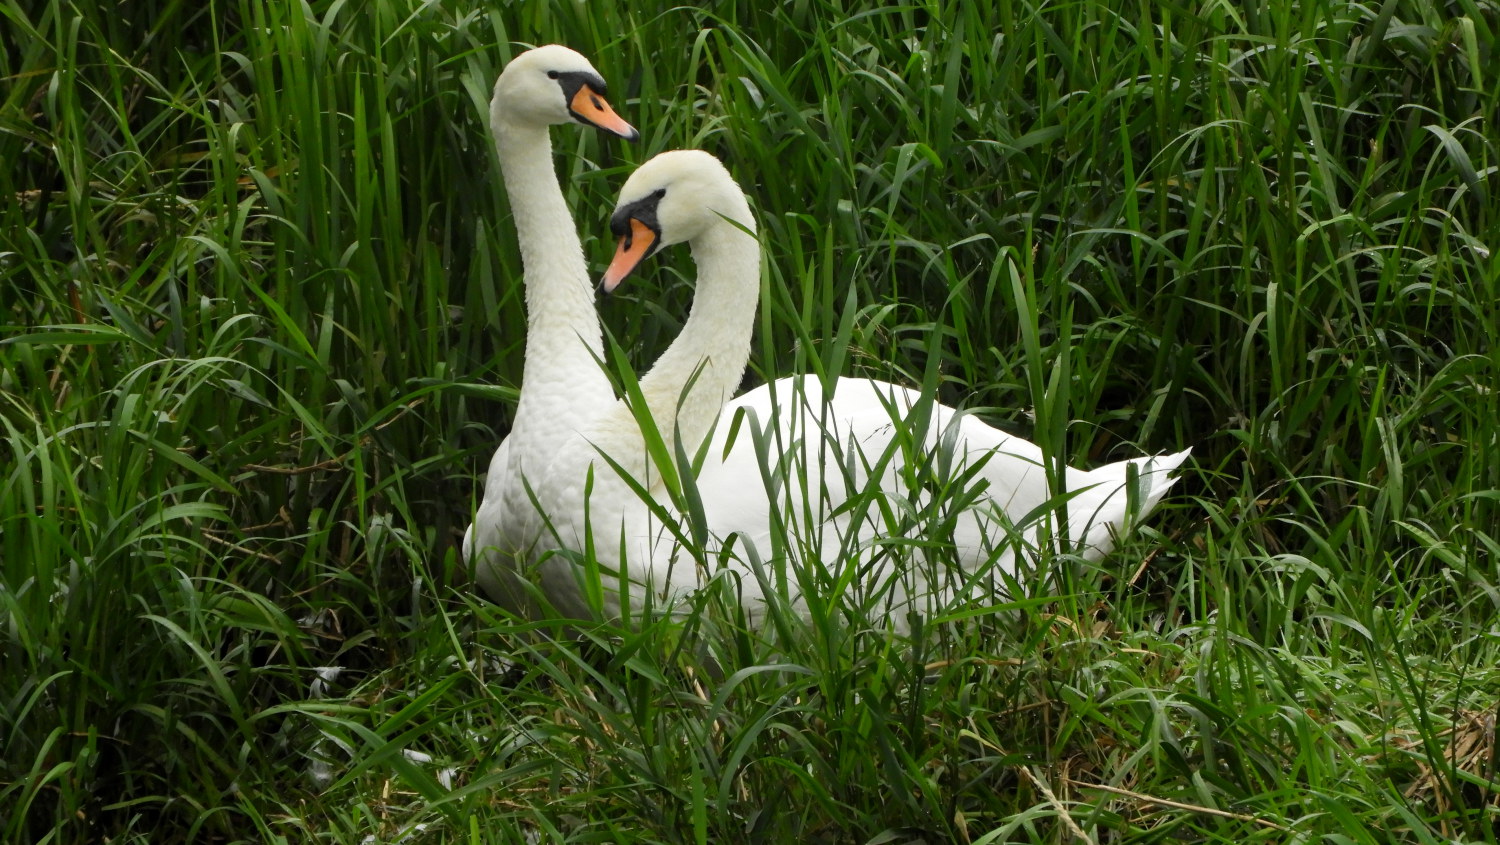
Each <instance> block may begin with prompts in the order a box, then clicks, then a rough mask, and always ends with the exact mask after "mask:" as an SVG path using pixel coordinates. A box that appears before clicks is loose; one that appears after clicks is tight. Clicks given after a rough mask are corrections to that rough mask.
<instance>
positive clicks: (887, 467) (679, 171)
mask: <svg viewBox="0 0 1500 845" xmlns="http://www.w3.org/2000/svg"><path fill="white" fill-rule="evenodd" d="M610 228H611V230H612V231H613V233H614V234H615V235H616V236H617V237H618V238H619V247H618V250H617V252H616V254H615V257H614V260H613V262H612V263H611V264H610V266H609V269H608V271H607V272H606V274H605V276H604V280H603V287H604V288H605V289H606V290H613V289H615V288H616V287H617V286H618V285H619V284H621V282H622V281H623V280H624V279H625V278H626V277H627V276H628V275H629V274H630V273H631V272H633V271H634V270H635V269H636V268H637V267H639V266H640V264H641V262H642V261H644V260H645V259H646V258H648V257H649V256H651V255H653V254H654V253H656V252H658V251H660V250H662V249H664V248H666V247H669V246H671V245H673V244H677V243H683V242H686V243H688V244H689V245H690V247H691V249H692V254H693V258H694V261H695V263H696V264H697V268H698V280H697V290H696V293H695V295H694V299H693V305H692V309H691V312H690V313H689V315H688V319H687V321H686V323H685V324H684V325H683V328H682V331H681V333H680V334H679V335H678V337H677V338H676V339H675V340H674V341H673V343H672V344H671V346H670V347H668V349H667V350H666V351H665V352H664V353H663V354H662V356H661V357H660V359H658V360H657V362H656V363H655V365H653V366H652V368H651V369H650V370H649V371H648V372H647V373H646V374H645V375H644V376H643V377H642V378H641V379H640V382H639V390H638V391H635V392H632V393H631V394H630V395H629V396H627V398H624V399H620V400H616V401H613V402H611V403H610V404H609V405H608V407H607V408H605V409H604V410H603V411H602V413H600V414H598V415H597V416H595V417H593V418H592V419H590V420H589V421H587V422H586V423H584V424H583V425H582V426H581V427H580V428H579V429H578V430H577V431H576V432H575V433H573V434H572V435H571V436H569V437H567V438H565V439H564V441H563V442H562V443H560V444H559V445H558V448H557V450H556V453H555V455H554V457H553V458H552V460H551V461H550V462H549V463H548V464H547V467H546V469H545V470H544V471H543V472H541V473H540V474H539V475H538V476H537V477H536V479H534V480H535V481H536V483H537V487H536V496H537V502H538V504H539V505H540V508H541V510H542V512H543V513H545V514H546V517H547V522H548V527H549V530H550V531H551V535H552V540H553V545H554V546H556V547H557V548H559V549H566V550H572V552H574V553H575V554H573V555H569V554H554V553H551V552H550V550H548V549H547V548H546V546H547V544H546V543H541V544H538V545H537V546H536V547H535V548H534V549H533V553H532V557H531V563H532V564H533V565H535V566H536V567H537V572H538V576H539V579H540V586H541V589H542V591H543V592H544V593H545V594H546V596H547V597H548V599H549V600H550V601H551V603H552V604H553V605H554V607H555V608H556V609H557V610H558V611H560V612H562V613H564V614H566V615H569V616H571V617H575V618H581V619H586V618H591V617H594V616H600V615H602V616H604V617H606V618H608V617H614V616H619V615H622V611H624V612H625V613H633V612H638V611H639V610H640V609H641V608H642V607H644V606H647V605H651V606H655V607H661V608H667V609H670V608H671V607H673V606H674V605H675V603H677V602H679V601H681V600H682V599H683V598H684V597H686V596H688V595H690V594H691V593H692V591H694V590H696V589H698V588H699V587H700V586H701V585H702V584H703V583H704V581H705V579H707V578H710V577H719V576H720V574H722V573H724V572H725V571H727V572H728V574H729V575H730V576H732V578H733V580H734V581H735V582H736V583H735V585H734V587H735V589H736V590H737V593H738V597H739V600H740V601H741V602H742V604H743V606H744V608H745V610H746V612H747V615H748V617H749V618H750V620H751V621H752V624H753V623H756V622H758V621H759V620H760V619H761V617H762V616H763V612H764V607H765V604H766V602H767V601H786V602H788V603H790V605H791V606H792V607H794V608H797V609H801V610H804V611H805V609H806V607H807V606H808V601H809V600H810V598H813V596H811V593H812V592H813V591H815V590H826V589H837V590H843V591H846V592H848V593H849V594H850V595H851V596H853V597H854V598H855V599H856V600H858V601H859V602H860V604H859V605H858V606H859V607H861V608H864V609H865V611H866V613H867V615H868V616H869V617H870V618H871V619H872V621H875V622H876V623H877V624H889V625H890V627H892V628H893V629H895V630H897V631H902V630H905V629H906V627H907V624H908V623H907V620H908V618H909V614H911V613H913V612H916V613H922V614H931V613H933V612H936V611H937V610H938V609H940V608H942V607H945V606H948V605H949V604H950V603H951V602H952V601H953V600H954V599H955V598H960V599H965V600H974V601H981V602H984V603H993V602H994V601H995V600H996V599H997V598H1003V597H1004V596H1006V595H1009V594H1010V592H1011V590H1010V587H1011V585H1012V584H1014V583H1015V582H1014V580H1013V579H1014V576H1015V572H1016V570H1017V566H1018V559H1019V557H1020V556H1024V555H1028V554H1029V555H1032V556H1035V555H1036V553H1037V551H1038V549H1039V548H1041V547H1045V546H1047V545H1049V544H1050V545H1052V546H1053V547H1054V548H1056V547H1058V546H1059V543H1058V541H1059V538H1060V536H1061V535H1065V536H1066V537H1067V538H1069V540H1070V544H1069V548H1070V550H1072V551H1075V552H1077V553H1078V554H1080V555H1082V556H1083V557H1085V558H1088V559H1098V558H1100V557H1103V556H1104V555H1105V554H1107V553H1108V552H1109V551H1110V549H1112V548H1113V546H1114V543H1115V540H1116V538H1117V537H1118V535H1119V534H1120V533H1121V532H1122V531H1124V530H1126V528H1127V526H1128V525H1129V524H1132V523H1133V522H1134V521H1135V520H1138V519H1140V518H1141V517H1143V516H1144V515H1145V514H1146V513H1148V512H1150V511H1151V509H1152V508H1153V507H1155V505H1156V504H1157V502H1158V501H1160V500H1161V498H1162V496H1163V495H1164V494H1165V493H1166V492H1167V490H1168V489H1169V488H1170V487H1171V486H1172V484H1173V483H1174V481H1175V478H1174V477H1173V476H1172V475H1171V471H1172V470H1174V469H1176V468H1177V467H1178V466H1179V465H1181V464H1182V462H1183V461H1184V460H1186V458H1187V456H1188V452H1187V451H1182V452H1179V453H1177V454H1173V455H1164V456H1152V457H1140V458H1133V459H1130V460H1127V461H1120V462H1117V463H1112V464H1108V465H1105V466H1102V467H1099V468H1098V469H1094V470H1091V471H1083V470H1077V469H1072V468H1067V469H1066V470H1065V471H1064V472H1063V473H1062V478H1060V479H1059V481H1060V482H1061V483H1060V485H1058V489H1054V488H1053V486H1052V485H1051V484H1049V482H1048V478H1047V472H1046V471H1045V470H1044V465H1043V454H1042V451H1041V449H1040V448H1038V447H1037V446H1036V445H1035V444H1032V443H1030V442H1028V441H1026V440H1024V439H1021V438H1018V437H1014V436H1011V435H1009V434H1006V433H1004V432H1002V431H999V430H997V429H995V428H992V427H990V426H988V425H986V424H984V423H983V422H981V421H980V420H978V419H977V418H975V417H974V416H972V415H969V414H966V413H964V412H961V411H958V410H956V409H953V408H949V407H946V406H943V405H940V404H937V403H935V402H934V401H932V399H931V398H930V397H924V396H923V395H922V394H921V392H919V391H916V390H913V389H910V388H906V387H901V386H898V385H894V384H890V383H887V382H881V381H874V380H870V379H864V378H836V379H834V380H832V381H831V383H829V384H827V385H826V386H825V385H824V384H823V383H822V382H821V381H820V380H819V379H817V378H816V377H811V376H806V377H794V378H785V379H781V380H778V381H775V382H772V383H770V384H767V385H765V386H763V387H760V388H757V389H755V390H752V391H750V392H748V393H746V394H744V395H742V396H739V397H738V398H734V396H733V394H734V391H735V390H736V389H737V387H738V385H739V383H740V380H741V378H742V376H743V374H744V370H745V366H746V364H747V363H748V361H749V356H750V347H751V336H752V332H753V329H754V323H755V311H756V306H757V303H758V299H759V292H760V250H759V246H758V244H757V241H756V234H755V232H756V226H755V220H754V218H753V216H752V215H751V213H750V208H749V205H748V203H747V202H746V199H745V194H744V192H743V191H742V190H741V189H740V187H739V186H738V185H737V184H736V183H735V181H734V179H733V178H732V177H731V176H730V175H729V173H728V171H726V170H725V168H724V166H723V165H722V164H721V163H720V162H719V161H718V159H716V158H714V157H713V156H711V155H709V154H708V153H705V152H701V151H696V150H680V151H674V152H667V153H662V154H660V155H658V156H656V157H654V158H652V159H651V160H650V161H648V162H646V163H645V164H643V165H641V167H640V168H638V169H637V170H636V171H635V172H634V173H633V174H632V175H631V176H630V178H629V179H628V180H627V181H626V183H625V185H624V187H623V188H622V190H621V192H620V200H619V203H618V205H617V206H616V210H615V212H614V215H613V217H612V218H611V221H610ZM643 426H644V430H646V431H651V430H653V429H654V430H655V431H656V432H659V433H660V437H659V438H652V437H648V436H647V434H644V433H643ZM653 444H655V445H654V448H653ZM678 455H686V456H696V458H697V460H696V461H693V462H691V463H693V464H694V465H693V466H687V465H678V460H677V457H676V456H678ZM916 478H925V479H927V481H926V482H915V483H914V482H913V479H916ZM939 489H942V490H943V491H944V492H943V494H942V496H943V497H944V499H943V501H942V502H940V501H938V500H937V499H935V496H937V495H938V494H937V493H936V492H935V491H936V490H939ZM684 491H689V492H692V493H694V495H685V494H684ZM882 502H883V504H882ZM943 502H949V503H953V510H954V512H953V513H952V514H951V515H950V517H949V518H948V519H947V520H946V524H947V526H948V528H949V529H951V537H944V538H941V539H943V540H944V541H951V545H949V546H948V548H949V549H950V554H949V558H950V559H951V560H955V561H956V563H957V566H956V567H953V566H949V567H948V568H947V569H946V570H945V571H938V569H937V568H927V567H921V566H914V565H912V561H913V560H914V556H913V555H911V554H906V555H902V554H895V553H893V550H895V549H897V548H898V547H901V546H903V545H905V546H906V547H907V548H908V549H911V548H914V547H915V548H925V547H927V546H928V545H929V544H930V541H931V540H932V539H933V538H922V539H921V541H920V542H919V543H917V544H915V546H914V545H913V544H912V542H911V541H912V538H910V537H905V536H903V532H904V531H910V530H911V529H912V523H911V522H910V521H907V522H903V521H902V519H901V518H900V516H899V515H900V514H903V513H906V514H910V513H913V512H920V511H923V510H924V509H927V510H926V512H929V513H930V512H931V508H932V507H933V506H934V505H937V506H939V507H941V506H942V505H943ZM1059 502H1066V505H1065V508H1059V507H1058V503H1059ZM1064 512H1065V514H1066V518H1065V519H1064V518H1063V517H1062V516H1060V514H1061V513H1064ZM694 526H696V531H694ZM945 533H946V532H945ZM690 534H692V535H694V536H697V537H698V539H700V540H704V541H706V542H704V543H703V544H702V547H701V548H694V545H695V543H694V542H686V543H685V542H683V540H684V539H685V538H688V537H689V535H690ZM579 550H588V551H587V555H588V556H589V558H588V559H589V560H590V561H591V563H596V564H597V565H598V571H599V572H601V573H604V575H603V577H602V578H600V579H599V583H598V584H597V585H595V586H592V587H591V586H590V585H589V584H587V583H585V582H586V578H584V577H582V575H583V572H582V570H581V569H580V567H579V565H578V557H577V555H576V553H577V552H578V551H579ZM814 576H816V577H814ZM621 585H624V586H623V591H624V592H626V593H628V595H626V596H622V595H621V592H622V589H621ZM816 598H817V599H818V600H826V599H827V598H828V597H827V596H823V595H819V596H817V597H816ZM881 620H885V622H884V623H882V622H881Z"/></svg>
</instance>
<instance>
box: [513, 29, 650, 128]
mask: <svg viewBox="0 0 1500 845" xmlns="http://www.w3.org/2000/svg"><path fill="white" fill-rule="evenodd" d="M505 123H526V124H531V125H533V126H553V125H556V124H559V123H582V124H584V125H585V126H594V127H597V128H599V129H603V130H604V131H605V132H609V133H612V134H614V135H618V136H620V137H621V138H624V139H625V140H627V141H634V140H636V139H637V138H639V137H641V134H640V133H639V132H637V131H635V128H634V127H632V126H631V125H630V124H628V123H626V122H625V121H624V120H622V119H621V118H620V116H619V115H617V114H615V111H614V109H612V108H610V106H609V102H608V101H606V100H605V99H604V77H602V76H600V75H599V71H597V70H594V66H593V65H591V64H589V60H588V59H585V58H584V57H583V56H581V55H579V54H578V53H577V52H575V51H573V50H569V49H568V48H567V47H563V46H560V45H557V44H549V45H547V46H545V47H536V48H534V49H531V50H527V51H526V52H524V53H522V54H521V55H519V56H516V57H515V58H514V59H512V60H511V61H510V64H507V65H506V66H505V70H503V71H501V72H500V78H499V79H497V80H496V81H495V92H494V95H493V96H492V97H491V99H490V124H491V125H492V126H496V127H498V126H500V125H502V124H505Z"/></svg>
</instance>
